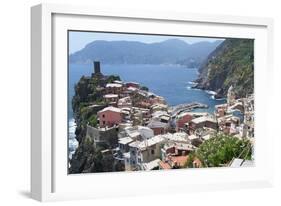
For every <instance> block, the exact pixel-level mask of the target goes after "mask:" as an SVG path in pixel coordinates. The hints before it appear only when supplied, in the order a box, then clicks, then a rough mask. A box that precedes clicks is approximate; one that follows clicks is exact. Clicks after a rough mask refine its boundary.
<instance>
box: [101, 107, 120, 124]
mask: <svg viewBox="0 0 281 206" xmlns="http://www.w3.org/2000/svg"><path fill="white" fill-rule="evenodd" d="M98 117H99V125H100V127H113V126H115V125H117V124H120V123H121V122H122V112H121V109H119V108H116V107H112V106H110V107H106V108H104V109H103V110H101V111H99V112H98Z"/></svg>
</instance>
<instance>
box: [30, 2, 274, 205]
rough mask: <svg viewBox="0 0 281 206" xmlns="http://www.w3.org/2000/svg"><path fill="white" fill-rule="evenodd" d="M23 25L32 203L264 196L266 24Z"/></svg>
mask: <svg viewBox="0 0 281 206" xmlns="http://www.w3.org/2000/svg"><path fill="white" fill-rule="evenodd" d="M31 21H32V32H31V33H32V36H31V39H32V157H31V160H32V169H31V170H32V181H31V186H32V191H31V193H32V197H33V198H35V199H37V200H41V201H47V200H60V199H81V198H97V197H112V196H122V195H134V194H153V193H155V194H156V193H165V192H179V191H186V192H188V191H202V190H212V189H228V188H231V189H233V188H236V189H239V188H245V187H265V186H270V185H271V180H272V158H271V155H272V140H273V135H274V134H272V133H273V132H272V131H270V130H269V129H268V128H269V124H270V121H269V115H268V108H270V107H271V104H272V101H270V98H271V96H270V91H268V90H267V89H266V88H265V87H264V85H267V87H269V88H270V87H271V86H272V85H271V82H270V79H271V77H272V75H273V69H272V21H271V19H266V18H253V17H230V16H211V15H210V16H209V15H195V14H183V13H165V14H163V13H150V12H147V11H126V12H125V11H121V10H114V9H109V8H108V9H106V8H104V9H99V8H89V7H86V8H83V7H72V6H63V5H49V4H48V5H38V6H35V7H33V8H32V20H31ZM265 97H266V98H265ZM82 186H83V187H82ZM75 188H81V190H80V192H79V193H77V190H76V189H75Z"/></svg>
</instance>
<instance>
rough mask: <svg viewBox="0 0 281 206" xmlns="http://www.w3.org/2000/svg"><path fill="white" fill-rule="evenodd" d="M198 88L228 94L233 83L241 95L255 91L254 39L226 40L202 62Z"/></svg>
mask: <svg viewBox="0 0 281 206" xmlns="http://www.w3.org/2000/svg"><path fill="white" fill-rule="evenodd" d="M199 73H200V75H199V78H198V79H197V80H196V83H198V84H197V85H196V86H195V87H196V88H199V89H204V90H212V91H215V92H217V96H218V97H224V96H225V95H226V93H227V90H228V88H229V87H230V86H231V85H232V86H233V88H234V92H235V94H236V95H237V97H244V96H246V95H247V94H250V93H253V90H254V40H251V39H226V40H225V41H224V42H223V43H221V44H220V45H219V46H218V47H217V48H216V49H215V50H214V51H213V52H212V53H211V54H210V55H209V56H208V58H207V59H206V60H205V61H204V62H203V63H202V64H201V66H200V68H199Z"/></svg>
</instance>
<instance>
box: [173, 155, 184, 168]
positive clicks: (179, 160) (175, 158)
mask: <svg viewBox="0 0 281 206" xmlns="http://www.w3.org/2000/svg"><path fill="white" fill-rule="evenodd" d="M187 159H188V156H171V160H172V161H173V162H174V163H177V165H178V166H184V164H185V163H186V161H187Z"/></svg>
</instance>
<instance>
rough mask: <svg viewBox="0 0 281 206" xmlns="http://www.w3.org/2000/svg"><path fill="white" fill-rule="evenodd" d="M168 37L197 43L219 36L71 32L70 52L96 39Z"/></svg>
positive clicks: (163, 39) (151, 41) (213, 39)
mask: <svg viewBox="0 0 281 206" xmlns="http://www.w3.org/2000/svg"><path fill="white" fill-rule="evenodd" d="M167 39H181V40H184V41H185V42H187V43H190V44H192V43H196V42H200V41H210V42H213V41H216V40H219V39H217V38H200V37H177V36H159V35H140V34H119V33H103V32H78V31H70V32H69V53H70V54H71V53H74V52H76V51H79V50H81V49H83V48H84V47H85V46H86V45H87V44H88V43H90V42H92V41H95V40H106V41H120V40H126V41H139V42H144V43H153V42H161V41H165V40H167Z"/></svg>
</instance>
